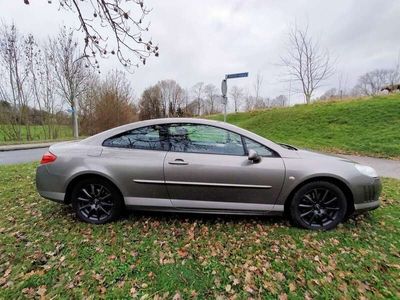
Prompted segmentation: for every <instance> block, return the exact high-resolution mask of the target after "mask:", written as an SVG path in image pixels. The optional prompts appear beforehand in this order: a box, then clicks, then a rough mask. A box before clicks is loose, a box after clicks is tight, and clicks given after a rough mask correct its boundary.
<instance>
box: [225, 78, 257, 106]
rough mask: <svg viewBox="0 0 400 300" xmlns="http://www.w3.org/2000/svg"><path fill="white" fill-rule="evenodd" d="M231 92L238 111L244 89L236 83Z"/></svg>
mask: <svg viewBox="0 0 400 300" xmlns="http://www.w3.org/2000/svg"><path fill="white" fill-rule="evenodd" d="M257 77H258V75H257ZM230 94H231V97H232V99H233V104H234V105H235V113H237V112H238V111H239V108H240V104H241V101H242V98H243V89H242V88H239V87H237V86H236V85H234V86H233V87H232V89H231V92H230Z"/></svg>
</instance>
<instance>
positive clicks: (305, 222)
mask: <svg viewBox="0 0 400 300" xmlns="http://www.w3.org/2000/svg"><path fill="white" fill-rule="evenodd" d="M346 211H347V200H346V196H345V195H344V193H343V191H342V190H341V189H340V188H339V187H338V186H336V185H334V184H332V183H330V182H325V181H318V182H310V183H308V184H306V185H304V186H303V187H301V188H300V189H299V190H298V191H297V192H296V193H295V195H294V197H293V200H292V202H291V203H290V216H291V219H292V221H293V222H294V223H295V224H296V225H298V226H300V227H303V228H307V229H316V230H330V229H333V228H335V227H336V226H337V225H338V224H339V223H340V222H342V221H343V219H344V218H345V215H346Z"/></svg>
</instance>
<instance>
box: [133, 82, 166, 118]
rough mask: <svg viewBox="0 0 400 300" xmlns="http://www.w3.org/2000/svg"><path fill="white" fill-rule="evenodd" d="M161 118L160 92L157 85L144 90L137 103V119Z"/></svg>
mask: <svg viewBox="0 0 400 300" xmlns="http://www.w3.org/2000/svg"><path fill="white" fill-rule="evenodd" d="M161 116H162V104H161V91H160V87H159V86H158V85H154V86H151V87H149V88H147V89H145V90H144V91H143V93H142V97H141V98H140V101H139V119H140V120H147V119H155V118H160V117H161Z"/></svg>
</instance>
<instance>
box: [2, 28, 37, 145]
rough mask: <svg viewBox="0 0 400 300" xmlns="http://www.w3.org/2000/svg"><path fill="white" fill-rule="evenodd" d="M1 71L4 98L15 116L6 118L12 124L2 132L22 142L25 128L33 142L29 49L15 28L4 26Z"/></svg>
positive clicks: (27, 135) (10, 115)
mask: <svg viewBox="0 0 400 300" xmlns="http://www.w3.org/2000/svg"><path fill="white" fill-rule="evenodd" d="M0 45H1V47H0V67H1V72H2V76H1V78H0V80H2V82H1V84H0V97H1V98H2V100H3V101H6V102H8V103H9V105H10V107H11V108H12V110H11V111H10V112H11V114H9V115H7V114H2V115H3V117H4V118H5V120H2V122H0V123H3V122H5V123H8V125H7V126H5V127H4V128H2V130H5V131H6V135H8V136H9V138H10V139H17V140H22V126H23V125H24V126H25V127H26V139H28V140H29V139H31V136H30V130H29V129H30V127H29V119H28V115H27V114H28V108H29V105H28V100H29V93H30V89H29V85H28V81H27V78H28V75H27V72H26V65H27V64H26V57H25V55H24V54H25V53H24V52H25V50H26V45H25V42H24V39H23V37H22V36H21V35H20V34H19V33H18V30H17V28H16V26H15V25H14V24H12V25H11V26H8V25H5V24H4V25H3V26H2V28H1V30H0Z"/></svg>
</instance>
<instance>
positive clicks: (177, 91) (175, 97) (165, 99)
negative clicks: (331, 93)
mask: <svg viewBox="0 0 400 300" xmlns="http://www.w3.org/2000/svg"><path fill="white" fill-rule="evenodd" d="M157 86H158V87H159V89H160V96H161V106H162V112H163V117H169V116H171V117H174V116H176V114H177V111H178V109H179V108H181V107H182V106H183V102H184V93H185V91H184V90H183V88H182V87H181V86H180V85H179V84H178V83H177V82H176V81H175V80H171V79H167V80H161V81H159V82H158V83H157Z"/></svg>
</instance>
